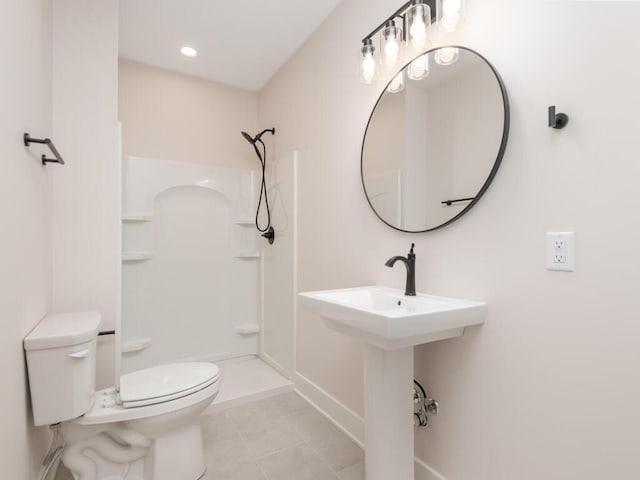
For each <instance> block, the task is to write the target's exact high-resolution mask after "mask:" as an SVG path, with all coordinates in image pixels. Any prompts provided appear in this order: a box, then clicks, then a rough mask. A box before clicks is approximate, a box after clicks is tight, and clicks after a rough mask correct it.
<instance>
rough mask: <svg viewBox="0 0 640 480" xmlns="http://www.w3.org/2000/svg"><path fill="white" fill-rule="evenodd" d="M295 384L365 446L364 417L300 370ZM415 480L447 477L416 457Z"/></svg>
mask: <svg viewBox="0 0 640 480" xmlns="http://www.w3.org/2000/svg"><path fill="white" fill-rule="evenodd" d="M294 384H295V390H296V392H298V394H299V395H301V396H302V397H304V398H305V400H307V401H308V402H309V403H311V404H312V405H313V406H314V407H315V408H316V409H317V410H318V411H319V412H320V413H322V414H323V415H324V416H325V417H327V419H328V420H329V421H331V423H333V424H334V425H335V426H336V427H338V428H339V429H340V430H342V431H343V432H344V433H345V434H346V435H347V436H348V437H349V438H351V439H352V440H353V441H354V442H356V443H357V444H358V445H360V447H364V419H363V418H362V417H361V416H360V415H358V414H357V413H355V412H354V411H353V410H351V409H350V408H349V407H347V406H346V405H344V404H343V403H341V402H340V401H339V400H337V399H336V398H335V397H333V396H332V395H331V394H329V393H328V392H327V391H326V390H323V389H322V388H321V387H320V386H318V385H316V384H315V383H313V382H312V381H311V380H309V379H308V378H307V377H305V376H304V375H301V374H300V373H299V372H296V374H295V377H294ZM415 480H447V479H446V477H444V476H443V475H441V474H440V473H438V472H437V471H436V470H434V469H433V468H431V467H430V466H429V465H427V464H426V463H425V462H423V461H422V460H420V459H419V458H417V457H415Z"/></svg>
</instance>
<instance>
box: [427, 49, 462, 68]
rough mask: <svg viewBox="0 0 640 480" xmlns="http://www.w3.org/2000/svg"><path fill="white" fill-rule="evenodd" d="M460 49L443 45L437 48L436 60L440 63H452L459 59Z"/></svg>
mask: <svg viewBox="0 0 640 480" xmlns="http://www.w3.org/2000/svg"><path fill="white" fill-rule="evenodd" d="M459 56H460V49H458V48H456V47H442V48H439V49H438V50H436V53H435V55H434V56H433V57H434V60H435V61H436V63H437V64H438V65H451V64H452V63H456V62H457V61H458V57H459Z"/></svg>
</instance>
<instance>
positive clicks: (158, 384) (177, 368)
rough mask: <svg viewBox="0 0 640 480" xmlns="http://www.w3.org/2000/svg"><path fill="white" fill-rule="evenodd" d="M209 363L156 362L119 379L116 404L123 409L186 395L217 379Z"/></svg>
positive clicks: (215, 371) (218, 373)
mask: <svg viewBox="0 0 640 480" xmlns="http://www.w3.org/2000/svg"><path fill="white" fill-rule="evenodd" d="M219 376H220V369H219V368H218V366H217V365H215V364H213V363H203V362H198V363H195V362H191V363H174V364H168V365H158V366H156V367H152V368H146V369H144V370H138V371H136V372H132V373H128V374H126V375H123V376H122V377H121V378H120V403H121V404H122V406H123V407H124V408H135V407H144V406H147V405H155V404H157V403H162V402H168V401H170V400H175V399H177V398H181V397H184V396H186V395H190V394H192V393H194V392H197V391H198V390H202V389H203V388H205V387H207V386H209V385H211V384H212V383H214V382H216V381H217V380H218V377H219Z"/></svg>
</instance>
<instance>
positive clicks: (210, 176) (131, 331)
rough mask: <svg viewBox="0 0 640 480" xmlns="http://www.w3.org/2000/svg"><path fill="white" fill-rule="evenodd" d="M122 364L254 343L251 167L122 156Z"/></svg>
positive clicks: (252, 347)
mask: <svg viewBox="0 0 640 480" xmlns="http://www.w3.org/2000/svg"><path fill="white" fill-rule="evenodd" d="M123 176H124V178H123V185H124V191H123V210H124V211H123V270H122V271H123V274H122V281H123V287H122V290H123V291H122V327H121V335H120V337H121V349H122V352H123V353H122V367H121V368H122V373H127V372H130V371H135V370H139V369H141V368H147V367H150V366H154V365H158V364H161V363H168V362H175V361H189V360H198V361H218V360H222V359H226V358H233V357H236V356H242V355H249V354H256V353H257V352H258V343H257V333H258V331H259V320H258V316H259V314H258V312H259V310H258V301H259V292H260V285H259V273H260V272H259V263H258V261H257V260H258V259H259V254H258V252H257V235H256V232H255V231H254V229H253V228H251V227H252V225H251V223H249V221H250V217H251V208H252V203H253V198H254V191H255V188H254V184H255V172H252V171H247V170H240V169H230V168H220V167H209V166H205V165H197V164H188V163H184V162H173V161H167V160H153V159H145V158H140V157H125V158H124V159H123Z"/></svg>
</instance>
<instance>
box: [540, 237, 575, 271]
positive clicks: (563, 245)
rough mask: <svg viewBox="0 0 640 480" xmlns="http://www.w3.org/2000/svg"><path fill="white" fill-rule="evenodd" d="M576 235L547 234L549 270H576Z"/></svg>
mask: <svg viewBox="0 0 640 480" xmlns="http://www.w3.org/2000/svg"><path fill="white" fill-rule="evenodd" d="M575 238H576V236H575V233H574V232H547V270H560V271H563V272H573V271H574V270H575Z"/></svg>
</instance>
